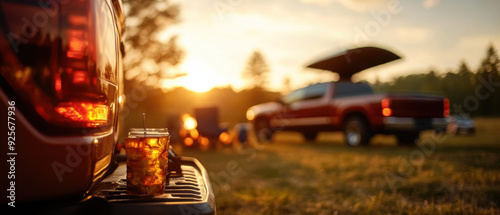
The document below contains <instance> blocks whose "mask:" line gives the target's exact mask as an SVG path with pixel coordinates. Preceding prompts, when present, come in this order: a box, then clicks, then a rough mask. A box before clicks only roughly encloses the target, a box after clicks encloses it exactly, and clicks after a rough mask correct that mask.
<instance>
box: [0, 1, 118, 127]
mask: <svg viewBox="0 0 500 215" xmlns="http://www.w3.org/2000/svg"><path fill="white" fill-rule="evenodd" d="M53 4H58V2H57V1H53ZM2 6H3V11H4V12H5V13H6V19H7V22H9V20H13V21H15V20H28V21H30V20H34V21H33V23H28V24H26V26H28V27H30V26H31V27H34V28H35V29H31V30H33V32H37V33H39V35H35V36H33V37H31V38H27V39H28V40H27V41H28V42H26V43H17V44H16V45H18V47H17V48H18V50H19V51H18V52H15V51H14V52H12V51H11V50H8V49H3V47H8V46H3V47H2V50H1V51H2V53H7V52H9V51H10V52H11V53H10V56H5V57H4V58H3V59H2V63H6V64H9V66H10V67H9V69H10V70H5V69H2V70H1V71H0V72H1V73H2V76H4V77H5V79H6V80H7V82H8V83H9V84H10V86H11V87H12V88H14V90H15V91H16V93H17V94H19V95H20V96H21V98H22V99H23V100H25V101H27V103H28V104H30V106H31V107H33V108H34V110H35V111H36V113H37V114H38V115H40V116H41V117H42V118H43V119H44V120H45V121H46V122H49V123H51V124H53V125H58V126H66V127H68V126H69V127H77V128H88V127H101V126H107V125H111V124H112V122H113V120H114V117H115V107H116V105H115V102H116V101H115V97H116V95H117V83H116V80H117V77H116V62H117V59H116V57H117V50H118V49H117V41H116V39H115V38H116V36H115V34H116V31H115V29H116V28H115V26H114V21H113V16H112V12H111V10H110V7H109V6H108V5H107V3H106V1H104V0H96V1H88V0H78V1H68V2H67V3H64V4H59V5H50V6H49V7H48V8H49V9H53V10H56V11H57V13H54V14H56V15H55V16H54V14H47V19H48V21H47V23H46V24H45V25H40V26H38V25H37V23H38V22H36V19H34V18H36V17H39V16H40V14H42V13H46V11H47V8H42V7H40V6H38V5H33V6H29V5H28V6H27V5H26V4H23V5H22V9H23V10H22V11H23V13H20V14H19V11H21V10H19V9H18V8H20V7H21V6H20V5H18V4H17V3H14V2H12V3H5V4H2ZM11 9H12V10H11ZM57 9H58V10H57ZM16 13H17V14H16ZM23 17H26V18H27V19H22V18H23ZM33 17H34V18H33ZM12 23H15V22H12ZM26 26H24V25H23V26H14V25H12V26H9V32H10V33H11V34H15V35H21V36H23V32H26V31H27V30H26ZM2 33H3V34H4V35H7V40H4V39H5V38H0V41H1V42H2V43H4V42H5V41H9V37H8V34H6V32H2ZM2 37H3V36H2ZM16 38H17V37H16ZM25 39H26V38H25ZM10 44H12V43H10ZM2 45H3V44H2ZM14 50H15V49H14ZM9 57H10V58H9ZM23 58H24V59H23ZM16 60H17V62H16Z"/></svg>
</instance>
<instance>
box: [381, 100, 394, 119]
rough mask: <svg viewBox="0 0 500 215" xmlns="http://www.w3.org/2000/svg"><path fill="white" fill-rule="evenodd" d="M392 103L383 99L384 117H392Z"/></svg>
mask: <svg viewBox="0 0 500 215" xmlns="http://www.w3.org/2000/svg"><path fill="white" fill-rule="evenodd" d="M390 106H391V101H390V100H389V99H382V115H383V116H391V115H392V109H391V107H390Z"/></svg>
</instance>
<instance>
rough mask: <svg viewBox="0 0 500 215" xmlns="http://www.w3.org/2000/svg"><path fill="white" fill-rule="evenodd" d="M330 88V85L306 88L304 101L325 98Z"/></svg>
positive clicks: (316, 85)
mask: <svg viewBox="0 0 500 215" xmlns="http://www.w3.org/2000/svg"><path fill="white" fill-rule="evenodd" d="M327 88H328V84H325V83H323V84H315V85H311V86H309V87H306V92H305V96H304V100H309V99H318V98H322V97H323V96H325V93H326V89H327Z"/></svg>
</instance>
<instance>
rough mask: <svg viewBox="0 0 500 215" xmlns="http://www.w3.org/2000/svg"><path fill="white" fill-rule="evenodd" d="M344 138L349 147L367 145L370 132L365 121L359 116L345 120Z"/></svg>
mask: <svg viewBox="0 0 500 215" xmlns="http://www.w3.org/2000/svg"><path fill="white" fill-rule="evenodd" d="M343 130H344V138H345V142H346V144H347V145H349V146H362V145H368V143H369V142H370V132H369V128H368V124H367V123H366V121H365V120H364V119H363V118H362V117H359V116H352V117H349V118H347V120H346V121H345V123H344V129H343Z"/></svg>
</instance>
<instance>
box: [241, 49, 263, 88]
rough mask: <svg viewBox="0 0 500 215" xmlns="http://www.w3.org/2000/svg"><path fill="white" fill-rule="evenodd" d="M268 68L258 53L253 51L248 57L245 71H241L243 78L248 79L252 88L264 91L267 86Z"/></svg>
mask: <svg viewBox="0 0 500 215" xmlns="http://www.w3.org/2000/svg"><path fill="white" fill-rule="evenodd" d="M269 72H270V70H269V66H268V65H267V62H266V60H265V59H264V57H263V56H262V54H261V53H260V52H259V51H254V52H253V53H252V55H251V56H250V58H249V60H248V62H247V65H246V67H245V69H244V70H243V73H242V75H243V77H244V78H248V80H249V82H250V84H251V86H252V87H253V88H262V89H264V88H265V86H266V84H267V81H268V80H267V78H268V74H269Z"/></svg>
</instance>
